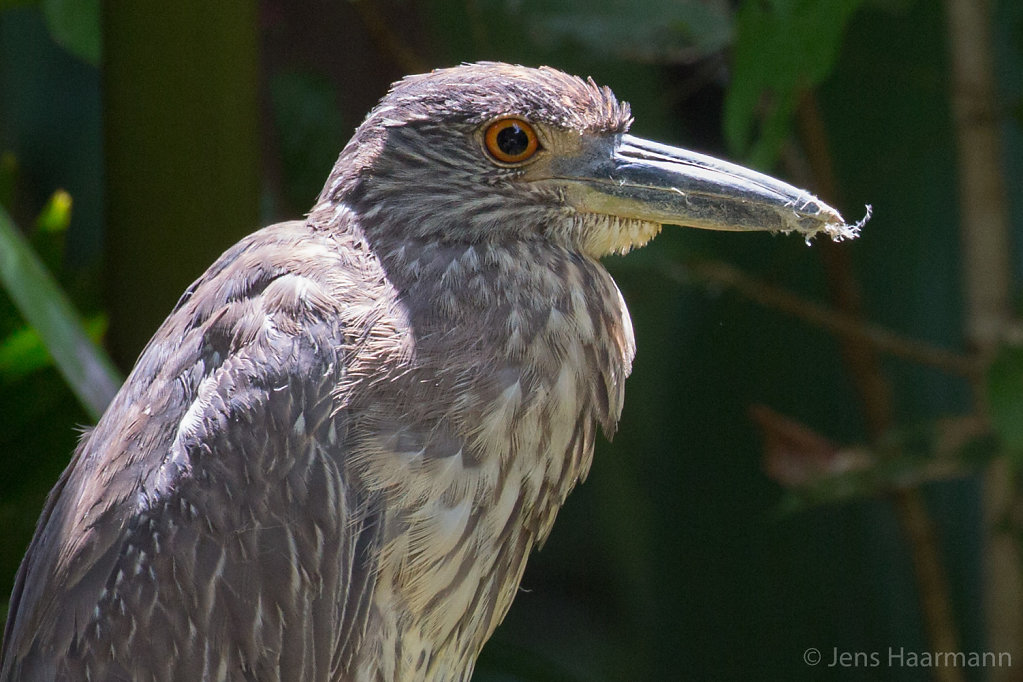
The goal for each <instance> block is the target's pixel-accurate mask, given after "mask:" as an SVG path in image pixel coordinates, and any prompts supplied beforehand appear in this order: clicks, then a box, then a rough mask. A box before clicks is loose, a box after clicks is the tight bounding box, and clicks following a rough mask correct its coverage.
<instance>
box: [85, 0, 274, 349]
mask: <svg viewBox="0 0 1023 682" xmlns="http://www.w3.org/2000/svg"><path fill="white" fill-rule="evenodd" d="M257 23H258V14H257V5H256V3H255V2H252V1H247V2H229V3H210V2H200V1H198V0H184V1H183V2H175V3H159V4H153V5H148V4H143V5H138V4H130V3H127V2H125V1H124V0H111V1H109V2H106V3H105V5H104V15H103V30H104V79H105V80H104V83H103V107H104V112H103V113H104V145H105V150H104V153H105V157H106V202H107V206H106V216H107V220H106V224H107V232H106V244H105V246H106V248H105V253H106V258H107V261H106V264H105V265H106V272H107V282H106V292H107V304H108V309H109V311H110V317H111V325H110V350H111V353H112V355H113V356H114V359H115V360H116V361H117V362H118V363H119V364H120V366H121V367H123V368H125V369H127V368H130V366H131V365H132V364H133V363H134V361H135V358H136V356H137V355H138V353H139V352H140V351H141V349H142V347H143V346H144V345H145V343H146V341H147V340H148V339H149V337H150V336H151V335H152V334H153V332H154V331H155V330H156V328H157V326H158V325H159V324H160V322H161V321H162V320H163V318H164V317H165V316H166V315H167V313H168V312H169V311H170V309H171V307H172V306H173V305H174V303H175V301H176V300H177V298H178V297H179V296H180V295H181V293H182V291H183V290H184V288H185V287H186V286H187V285H188V284H189V282H191V281H192V280H194V279H195V278H196V277H198V276H199V275H200V274H201V273H202V272H203V270H204V269H205V268H206V267H207V266H208V265H209V264H210V263H211V262H212V260H213V258H215V257H216V255H218V254H219V253H220V252H221V251H222V250H223V249H224V248H226V247H227V246H229V245H230V244H232V243H233V242H234V241H236V240H237V239H238V237H239V236H241V235H243V234H246V233H248V232H251V231H252V230H254V229H255V228H256V227H258V225H257V222H258V216H259V187H260V180H259V145H258V139H257V136H258V109H257V90H258V42H257Z"/></svg>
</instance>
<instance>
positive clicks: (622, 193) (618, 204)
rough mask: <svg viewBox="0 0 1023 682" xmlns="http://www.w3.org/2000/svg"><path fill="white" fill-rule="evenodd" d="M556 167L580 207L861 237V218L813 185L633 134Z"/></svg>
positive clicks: (721, 225) (727, 226)
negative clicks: (845, 213)
mask: <svg viewBox="0 0 1023 682" xmlns="http://www.w3.org/2000/svg"><path fill="white" fill-rule="evenodd" d="M608 144H610V145H611V150H610V153H608V146H607V145H608ZM558 170H559V171H560V172H558V175H560V176H561V177H560V179H561V180H562V181H563V182H564V183H565V184H564V185H563V187H564V191H565V193H566V195H565V199H566V200H567V201H568V203H569V204H570V205H571V206H573V207H574V208H575V209H576V210H578V211H581V212H588V213H600V214H606V215H614V216H619V217H622V218H629V219H634V220H640V221H644V222H649V223H657V224H670V225H681V226H684V227H698V228H702V229H707V230H738V231H761V230H766V231H771V232H798V233H800V234H804V235H806V236H807V237H810V236H812V235H815V234H818V233H820V232H824V233H825V234H827V235H828V236H830V237H832V238H833V239H836V240H838V239H843V238H851V237H855V236H856V234H857V231H858V229H859V227H860V225H862V222H861V223H859V224H856V225H848V224H846V222H845V221H844V220H843V219H842V216H841V215H839V213H838V211H836V210H835V209H833V208H831V207H830V206H828V205H827V204H825V203H824V202H822V201H821V200H820V199H818V198H817V197H815V196H813V195H812V194H810V193H809V192H806V191H804V190H801V189H798V188H796V187H793V186H792V185H789V184H786V183H784V182H782V181H780V180H776V179H774V178H772V177H770V176H767V175H764V174H763V173H758V172H756V171H753V170H750V169H748V168H743V167H742V166H738V165H735V164H732V163H728V162H726V161H720V160H718V159H715V158H713V157H710V156H706V155H704V154H698V153H696V152H691V151H688V150H686V149H680V148H678V147H670V146H668V145H664V144H658V143H656V142H650V141H648V140H644V139H642V138H638V137H633V136H632V135H620V136H616V137H615V138H613V139H610V140H609V139H607V138H605V140H604V145H602V146H601V148H599V149H598V148H591V149H589V150H586V151H585V152H584V153H583V154H582V155H581V156H576V157H575V158H574V159H573V162H572V163H570V164H566V165H565V166H563V167H562V168H561V169H558Z"/></svg>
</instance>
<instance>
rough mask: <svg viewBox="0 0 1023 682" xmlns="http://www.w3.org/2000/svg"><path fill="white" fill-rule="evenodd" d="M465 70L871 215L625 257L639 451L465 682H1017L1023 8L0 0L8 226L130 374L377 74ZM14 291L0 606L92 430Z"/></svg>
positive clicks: (611, 473)
mask: <svg viewBox="0 0 1023 682" xmlns="http://www.w3.org/2000/svg"><path fill="white" fill-rule="evenodd" d="M972 14H976V15H978V16H979V19H978V21H977V22H976V23H971V19H970V17H971V15H972ZM974 26H980V29H981V30H980V31H979V32H977V31H976V30H974V29H973V28H972V27H974ZM479 59H487V60H504V61H512V62H518V63H523V64H529V65H538V64H550V65H553V66H557V67H559V68H562V69H564V70H566V71H569V72H573V73H576V74H579V75H583V76H592V77H593V78H594V79H596V80H597V81H598V82H599V83H602V84H607V85H610V86H611V87H612V88H613V89H614V90H615V92H616V93H617V94H618V95H619V97H620V98H622V99H626V100H628V101H630V102H631V103H632V108H633V113H634V115H635V117H636V122H635V124H634V126H633V132H634V133H636V134H638V135H642V136H645V137H649V138H654V139H658V140H661V141H664V142H667V143H672V144H678V145H682V146H687V147H690V148H695V149H698V150H701V151H705V152H710V153H712V154H715V155H718V156H724V157H727V158H730V159H733V160H737V161H740V162H743V163H746V164H750V165H754V166H756V167H758V168H760V169H762V170H765V171H768V172H771V173H774V174H777V175H779V176H781V177H784V178H786V179H788V180H790V181H791V182H793V183H795V184H797V185H801V186H805V187H808V188H810V189H812V190H814V191H815V192H818V193H819V194H821V196H822V197H823V198H825V199H826V200H827V201H829V203H832V204H833V205H836V206H838V207H839V208H840V210H842V211H843V213H844V214H845V215H846V217H847V218H849V219H850V220H856V219H858V218H859V217H860V216H862V215H863V214H864V212H865V208H864V205H865V204H871V205H872V207H873V213H874V217H873V219H872V220H871V221H870V222H869V223H868V224H867V225H866V226H865V227H864V229H863V234H862V236H861V237H860V238H859V239H858V240H856V241H855V242H846V243H842V244H836V245H832V244H825V243H823V242H820V241H818V242H814V243H812V244H805V243H804V242H803V240H802V239H800V238H797V237H791V236H790V237H785V236H771V235H763V234H730V233H720V234H718V233H703V232H699V231H696V230H683V229H678V228H666V229H665V231H664V232H663V234H662V235H661V236H660V237H659V238H658V239H657V240H655V242H654V243H652V244H651V245H650V246H648V247H646V248H645V249H643V250H641V251H638V252H635V253H633V254H630V255H628V256H627V257H624V258H619V257H616V258H609V259H608V260H607V266H608V268H609V269H610V270H611V271H612V272H613V274H614V275H615V277H616V279H617V281H618V283H619V285H620V287H621V289H622V291H623V294H624V296H625V299H626V300H627V301H628V303H629V306H630V309H631V311H632V317H633V322H634V325H635V329H636V337H637V341H638V345H639V354H638V358H637V360H636V363H635V367H634V372H633V375H632V377H631V378H630V379H629V383H628V386H627V401H626V407H625V411H624V414H623V415H622V420H621V426H620V430H619V433H618V434H617V436H616V437H615V439H614V443H613V444H608V443H605V442H601V443H600V444H599V446H598V452H597V455H596V459H595V462H594V465H593V469H592V471H591V473H590V476H589V479H588V480H587V481H586V483H585V485H582V486H580V487H579V488H578V489H577V491H576V492H575V493H574V494H573V495H572V497H571V498H570V499H569V502H568V504H567V506H566V507H565V508H564V510H563V511H562V512H561V515H560V517H559V521H558V523H557V525H556V526H555V529H554V532H553V535H552V536H551V538H550V540H549V542H548V544H547V546H546V547H544V548H543V549H542V551H540V552H538V553H537V554H535V555H534V557H533V558H532V560H531V563H530V564H529V567H528V569H527V571H526V574H525V578H524V579H523V582H522V591H521V593H520V594H519V596H518V597H517V599H516V602H515V604H514V606H513V608H512V610H511V613H510V615H509V616H508V618H507V620H506V621H505V623H504V624H503V625H502V626H501V627H500V629H499V630H498V631H497V634H496V635H495V636H494V638H493V640H492V641H491V643H490V644H489V645H488V646H487V648H486V649H485V650H484V653H483V656H482V658H481V660H480V663H479V665H478V669H477V673H476V675H475V678H474V679H476V680H486V681H490V680H664V679H762V680H799V679H855V680H858V679H878V680H929V679H941V680H959V679H967V680H988V679H990V680H1010V679H1023V629H1021V622H1023V594H1021V591H1020V568H1019V566H1020V563H1019V558H1020V554H1021V553H1020V542H1019V539H1020V537H1021V533H1020V528H1021V515H1020V513H1019V510H1020V506H1021V505H1020V504H1019V486H1018V473H1017V472H1018V465H1019V463H1020V462H1023V457H1021V456H1020V452H1023V435H1021V433H1020V430H1021V429H1023V426H1021V425H1023V418H1021V417H1023V406H1021V404H1023V360H1021V354H1020V351H1019V349H1018V347H1017V345H1016V344H1017V343H1018V340H1019V337H1020V335H1019V333H1018V331H1017V327H1016V324H1015V320H1014V314H1015V313H1016V312H1017V307H1016V303H1017V302H1018V293H1019V291H1020V286H1019V281H1020V278H1019V276H1020V274H1021V265H1023V262H1021V259H1020V256H1019V253H1018V252H1017V251H1016V250H1015V249H1014V248H1013V245H1014V243H1015V242H1016V241H1017V239H1018V237H1019V236H1020V235H1023V135H1021V132H1023V3H1020V2H1018V1H1016V0H991V1H990V2H986V3H985V2H978V1H976V0H947V1H946V2H933V1H932V0H743V1H739V0H735V1H728V0H628V1H626V0H587V1H585V2H584V1H583V0H554V1H551V2H540V1H539V0H416V1H413V0H404V1H401V0H380V1H377V2H370V1H369V0H361V1H345V0H311V1H310V2H305V3H291V2H285V1H283V0H262V1H261V2H252V1H248V2H243V1H241V0H239V1H238V2H231V3H207V2H199V1H198V0H180V1H179V2H176V3H159V4H155V3H154V4H148V3H127V2H119V1H115V0H111V1H108V2H106V3H101V2H99V0H77V1H76V0H36V1H31V0H0V205H2V206H3V207H4V208H5V209H6V211H7V213H8V214H9V216H10V220H8V219H7V218H6V217H4V219H3V222H4V223H8V222H11V221H13V223H12V224H13V225H14V226H16V227H15V231H16V232H17V233H18V234H20V235H22V236H23V237H25V239H26V240H27V242H28V244H29V245H30V246H31V249H32V253H34V254H35V257H37V258H38V260H39V261H40V262H42V263H43V264H45V266H46V267H47V268H48V269H49V271H51V272H52V273H53V274H54V275H55V277H56V278H57V281H58V282H59V284H60V286H61V288H62V289H63V290H64V292H66V294H67V296H68V297H70V299H71V301H72V303H73V304H74V306H75V308H76V309H77V311H78V312H79V314H80V319H81V320H82V323H83V325H84V328H85V330H86V332H87V334H88V335H89V336H90V337H91V338H93V339H94V340H95V341H96V342H97V343H98V344H99V345H100V346H101V347H102V348H104V349H105V350H106V351H108V352H109V353H110V355H111V356H112V357H113V360H114V362H115V363H116V365H117V367H118V368H119V371H120V372H121V373H124V372H126V371H127V370H128V369H130V367H131V365H132V363H133V361H134V358H135V357H136V356H137V354H138V353H139V351H140V350H141V348H142V346H143V345H144V344H145V341H146V340H147V339H148V337H149V336H150V335H151V334H152V333H153V331H154V330H155V329H156V326H157V325H158V324H159V322H160V321H161V320H162V319H163V317H164V316H165V315H166V314H167V313H168V312H169V310H170V308H171V307H172V305H173V304H174V302H175V300H176V299H177V297H178V295H179V294H180V292H181V291H183V290H184V288H185V287H186V286H187V284H188V283H189V282H191V281H192V280H193V279H194V278H196V277H197V276H198V275H199V274H200V273H201V272H202V270H203V269H204V268H205V267H206V266H207V265H208V264H209V263H211V262H212V261H213V260H214V259H215V258H216V257H217V256H218V255H219V254H220V252H221V251H222V250H223V249H224V248H226V247H227V246H229V245H230V244H231V243H233V242H234V241H235V240H237V239H238V238H239V237H240V236H241V235H243V234H245V233H247V232H250V231H252V230H253V229H255V228H257V227H259V226H260V225H263V224H267V223H269V222H272V221H276V220H280V219H290V218H295V217H298V216H300V215H301V214H302V213H303V212H304V211H306V210H307V209H308V208H309V207H310V206H311V204H312V201H313V199H314V197H315V196H316V194H317V193H318V192H319V189H320V186H321V184H322V182H323V180H324V178H325V177H326V175H327V173H328V171H329V169H330V167H331V165H332V163H333V161H334V159H335V157H336V155H337V153H338V151H339V150H340V148H341V147H342V146H343V144H344V143H345V141H346V140H347V139H348V136H349V135H350V134H351V132H352V130H353V129H354V128H355V126H356V125H358V123H359V122H360V121H361V119H362V117H363V116H364V115H365V112H366V111H368V110H369V108H370V107H371V106H372V105H373V104H374V103H375V102H376V100H377V99H379V97H380V96H382V95H383V94H384V92H386V89H387V86H388V84H389V83H390V82H392V81H393V80H395V79H397V78H399V77H401V76H402V75H404V74H405V73H409V72H415V71H422V70H426V69H429V68H434V67H440V66H449V65H452V64H455V63H458V62H460V61H475V60H479ZM990 152H993V153H990ZM970 178H973V180H972V181H970ZM5 239H6V237H5ZM0 248H6V249H11V248H13V247H11V246H10V245H9V242H4V244H3V245H0ZM0 267H5V268H8V272H11V271H12V270H11V268H13V265H12V264H11V262H10V261H9V260H0ZM19 272H20V271H19ZM15 279H17V278H15ZM19 281H22V284H23V285H25V281H24V278H22V279H21V280H19ZM17 288H18V285H17V283H15V284H13V285H12V284H10V283H8V284H7V285H6V290H7V291H8V292H13V291H14V290H15V289H17ZM24 288H26V289H29V290H31V291H39V290H40V289H39V288H38V287H36V286H35V285H34V283H32V282H29V283H28V285H26V286H24ZM16 298H17V296H12V295H9V294H8V293H5V291H0V595H3V596H0V605H2V606H0V608H2V609H3V611H0V613H4V612H5V611H6V595H8V594H9V593H10V588H11V584H12V581H13V577H14V574H15V571H16V570H17V566H18V562H19V561H20V559H21V556H22V554H23V552H24V549H25V546H26V545H27V543H28V540H29V538H30V537H31V533H32V530H33V528H34V524H35V521H36V518H37V516H38V513H39V510H40V508H41V506H42V504H43V500H44V498H45V495H46V493H47V491H48V490H49V488H50V487H51V486H52V485H53V483H54V482H55V480H56V479H57V476H58V475H59V473H60V471H61V470H62V469H63V467H64V466H65V465H66V464H67V462H68V460H69V457H70V455H71V452H72V450H73V448H74V446H75V442H76V440H77V438H78V436H79V433H80V430H81V428H82V427H83V426H87V425H88V424H89V423H91V422H92V421H93V417H92V416H91V414H90V412H89V410H88V409H87V408H85V407H83V406H82V405H81V404H80V403H79V401H78V400H77V399H76V397H75V393H74V392H73V391H72V389H71V388H69V382H68V380H66V379H65V377H64V376H63V375H62V374H61V372H60V371H58V369H57V368H56V367H55V366H54V363H53V361H52V360H51V355H50V354H49V353H48V352H47V350H46V344H47V343H60V341H59V339H58V340H56V341H54V340H52V339H48V338H47V337H46V335H45V334H41V333H39V332H38V331H37V330H36V329H34V327H33V326H32V325H31V324H30V323H29V322H28V321H27V320H29V319H31V313H30V312H27V311H26V310H25V304H22V307H21V308H19V307H18V306H16V305H15V303H14V300H15V299H16ZM19 300H20V299H19ZM35 301H36V302H35V303H34V304H31V303H30V304H29V306H30V307H31V305H35V306H37V307H39V308H45V307H46V306H47V303H46V301H45V300H43V301H39V299H38V298H37V299H35ZM811 647H813V648H817V649H818V650H820V652H821V654H822V656H823V659H824V660H823V661H822V662H821V663H819V664H818V665H816V666H814V665H808V664H807V663H806V661H805V660H804V655H805V653H806V651H807V650H808V649H809V648H811ZM890 648H891V649H894V650H896V651H898V650H900V649H902V650H905V651H906V652H926V651H964V652H971V651H976V652H985V651H988V652H994V653H1001V652H1011V654H1012V657H1013V658H1012V663H1013V666H1012V667H1011V668H1010V667H1001V668H990V667H989V668H944V669H935V668H929V667H907V666H906V665H902V666H900V665H898V664H897V662H896V663H895V664H893V665H889V660H888V651H889V649H890ZM835 650H837V651H839V652H849V653H853V654H855V653H865V654H870V653H872V652H877V653H878V654H879V656H880V664H879V665H877V666H872V665H867V667H864V666H863V663H864V659H860V667H855V668H841V667H827V664H828V663H829V662H830V661H831V657H832V656H833V653H834V651H835ZM811 658H812V654H811ZM1002 660H1003V661H1004V659H1002ZM866 662H867V663H868V664H869V663H870V660H869V659H867V661H866Z"/></svg>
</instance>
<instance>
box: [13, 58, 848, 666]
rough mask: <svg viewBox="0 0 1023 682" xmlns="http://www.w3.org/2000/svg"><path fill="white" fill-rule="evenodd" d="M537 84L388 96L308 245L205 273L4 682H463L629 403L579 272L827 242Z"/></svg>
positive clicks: (159, 342)
mask: <svg viewBox="0 0 1023 682" xmlns="http://www.w3.org/2000/svg"><path fill="white" fill-rule="evenodd" d="M630 120H631V119H630V114H629V109H628V107H627V105H625V104H622V103H619V102H617V101H616V100H615V98H614V96H613V95H612V94H611V92H610V91H609V90H607V89H601V88H598V87H597V86H595V85H594V84H593V83H592V82H586V81H582V80H579V79H577V78H574V77H570V76H567V75H565V74H563V73H560V72H558V71H555V70H553V69H547V68H544V69H527V68H522V67H515V66H509V65H504V64H478V65H466V66H461V67H457V68H453V69H447V70H441V71H436V72H433V73H431V74H426V75H422V76H414V77H409V78H406V79H405V80H403V81H401V82H399V83H397V84H396V85H395V86H394V88H393V89H392V91H391V92H390V93H389V94H388V96H387V97H386V98H384V100H382V102H381V103H380V104H379V105H378V106H377V107H376V108H375V109H374V110H373V111H372V112H371V113H370V115H369V116H368V117H367V119H366V121H365V122H364V123H363V125H362V126H361V127H360V128H359V129H358V130H357V131H356V133H355V136H354V137H353V139H352V141H351V142H350V143H349V144H348V145H347V146H346V147H345V149H344V150H343V151H342V152H341V155H340V158H339V159H338V162H337V165H336V166H335V168H334V170H333V172H332V174H331V176H330V178H329V179H328V181H327V184H326V187H325V188H324V190H323V193H322V194H321V196H320V198H319V201H318V203H317V204H316V206H315V207H314V208H313V210H312V212H311V213H310V214H309V216H308V218H307V219H306V220H304V221H295V222H288V223H282V224H279V225H274V226H271V227H268V228H266V229H264V230H261V231H259V232H256V233H255V234H253V235H251V236H249V237H248V238H246V239H244V240H242V241H241V242H240V243H238V244H237V245H236V246H235V247H233V248H232V249H230V250H229V251H227V253H225V254H224V255H223V256H222V257H221V258H220V259H219V260H218V261H217V262H216V263H215V264H214V265H213V266H212V267H211V268H210V269H209V270H208V271H207V272H206V273H205V274H204V275H203V276H202V277H201V278H200V279H199V280H198V281H197V282H195V284H193V285H192V286H191V287H190V288H189V289H188V291H186V292H185V294H184V296H182V298H181V300H180V302H179V303H178V305H177V306H176V307H175V309H174V311H173V312H172V313H171V315H170V317H168V318H167V320H166V322H165V323H164V324H163V326H162V327H161V328H160V329H159V330H158V331H157V333H156V335H155V336H154V337H153V340H152V341H151V342H150V344H149V345H148V347H147V348H146V349H145V351H144V352H143V353H142V355H141V357H140V358H139V361H138V364H137V365H136V367H135V369H134V370H133V371H132V373H131V375H130V376H129V377H128V380H127V382H126V383H125V385H124V387H123V388H122V390H121V392H120V393H119V394H118V396H117V398H116V399H115V401H114V402H113V404H112V405H111V406H110V408H109V410H108V411H107V412H106V414H105V415H104V417H103V418H102V419H101V420H100V422H99V424H98V425H97V426H96V428H95V429H94V430H92V432H91V433H89V434H88V436H87V437H86V438H85V439H84V440H83V442H82V444H81V446H80V448H79V449H78V452H77V453H76V455H75V457H74V459H73V460H72V462H71V464H70V466H69V467H68V468H67V470H66V471H65V472H64V474H63V475H62V477H61V479H60V481H59V482H58V484H57V486H56V488H55V489H54V491H53V493H52V494H51V496H50V498H49V501H48V503H47V505H46V509H45V510H44V512H43V515H42V518H41V520H40V522H39V527H38V529H37V532H36V536H35V538H34V540H33V542H32V544H31V546H30V547H29V550H28V554H27V556H26V557H25V560H24V562H23V564H22V566H21V569H20V571H19V573H18V576H17V582H16V585H15V588H14V593H13V595H12V599H11V608H10V616H9V619H8V622H7V626H6V631H5V637H4V644H3V651H2V661H0V669H2V672H0V679H3V680H54V679H58V680H70V679H74V680H79V679H81V680H85V679H90V680H135V681H145V680H185V679H188V680H200V679H203V680H224V679H228V680H278V679H279V680H307V681H320V680H358V681H372V680H381V681H382V680H466V679H468V678H469V676H470V675H471V673H472V668H473V664H474V661H475V659H476V656H477V655H478V654H479V651H480V649H481V647H482V646H483V644H484V642H485V641H486V640H487V638H488V637H489V636H490V635H491V633H492V632H493V631H494V628H495V627H497V625H498V623H500V622H501V619H502V618H503V617H504V615H505V613H506V611H507V610H508V607H509V605H510V604H511V601H512V598H513V596H514V593H515V590H516V588H517V586H518V583H519V579H520V577H521V575H522V571H523V567H524V566H525V562H526V557H527V555H528V554H529V552H530V549H531V548H532V547H533V546H534V545H536V544H537V543H539V542H542V541H543V539H544V538H545V537H546V536H547V534H548V532H549V531H550V528H551V524H552V523H553V521H554V517H555V514H556V513H557V510H558V508H559V507H560V506H561V504H562V503H563V502H564V500H565V496H566V495H567V494H568V492H569V491H570V490H571V489H572V487H573V486H574V485H575V484H576V482H577V481H578V480H580V478H582V477H583V476H585V474H586V471H587V469H588V468H589V466H590V458H591V456H592V453H593V442H594V438H595V430H596V427H597V425H599V426H600V427H601V428H602V430H603V431H604V433H605V434H607V435H608V436H610V435H611V433H612V432H613V431H614V429H615V425H616V422H617V420H618V416H619V413H620V411H621V408H622V400H623V385H624V381H625V378H626V376H627V375H628V373H629V368H630V364H631V362H632V358H633V352H634V345H633V337H632V329H631V324H630V321H629V316H628V312H627V310H626V308H625V304H624V302H623V300H622V297H621V295H620V294H619V292H618V289H617V288H616V286H615V284H614V282H613V281H612V280H611V278H610V276H609V275H608V273H607V272H606V271H605V270H604V268H603V267H602V266H601V265H600V264H599V262H598V259H599V258H600V257H602V256H604V255H606V254H608V253H611V252H624V251H626V250H628V249H629V248H631V247H633V246H638V245H641V244H643V243H645V242H646V241H647V240H649V239H650V238H651V237H653V236H654V235H655V234H656V233H657V231H658V230H659V229H660V224H661V223H664V222H669V223H677V224H683V225H692V226H695V227H706V228H714V229H770V230H783V231H784V230H796V231H800V232H803V233H807V234H812V233H814V232H817V231H825V232H827V233H829V234H831V235H832V236H849V235H850V228H849V227H848V226H846V225H844V224H843V223H842V220H841V218H840V217H839V216H838V214H837V213H835V212H834V211H833V210H832V209H830V208H828V207H827V206H825V205H824V204H822V203H820V202H819V201H817V200H816V199H814V198H813V197H811V196H810V195H807V194H805V193H802V192H800V191H799V190H796V189H794V188H792V187H789V186H787V185H784V184H783V183H780V182H778V181H776V180H772V179H770V178H767V177H765V176H761V175H759V174H755V173H752V172H751V171H745V170H743V169H740V168H737V167H734V166H731V165H728V164H724V163H722V162H718V161H714V160H713V159H708V158H707V157H701V156H698V155H694V154H691V153H689V152H684V151H682V150H678V149H673V148H670V147H664V146H661V145H656V144H654V143H649V142H645V141H643V140H639V139H638V138H634V137H631V136H629V135H627V134H626V130H627V129H628V127H629V124H630Z"/></svg>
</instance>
